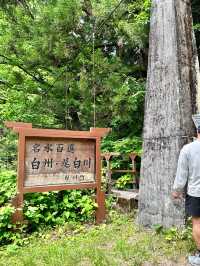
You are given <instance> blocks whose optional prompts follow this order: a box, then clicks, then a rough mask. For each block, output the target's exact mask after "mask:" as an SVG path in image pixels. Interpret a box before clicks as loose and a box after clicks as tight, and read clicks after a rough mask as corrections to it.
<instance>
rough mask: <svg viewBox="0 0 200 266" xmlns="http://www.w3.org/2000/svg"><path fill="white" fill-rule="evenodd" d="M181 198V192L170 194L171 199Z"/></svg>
mask: <svg viewBox="0 0 200 266" xmlns="http://www.w3.org/2000/svg"><path fill="white" fill-rule="evenodd" d="M182 197H183V193H182V192H177V191H173V192H172V198H173V199H182Z"/></svg>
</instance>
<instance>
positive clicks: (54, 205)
mask: <svg viewBox="0 0 200 266" xmlns="http://www.w3.org/2000/svg"><path fill="white" fill-rule="evenodd" d="M15 194H16V174H15V172H13V171H10V170H9V171H8V170H4V171H1V174H0V245H1V244H6V243H10V242H13V241H14V242H15V243H17V244H18V245H21V244H23V243H24V240H23V239H24V235H26V232H33V231H35V230H39V229H40V228H42V227H44V226H49V227H52V226H57V225H63V224H65V223H66V222H69V221H72V222H86V221H87V222H92V221H94V211H95V209H96V207H97V205H96V203H95V202H94V193H93V191H88V190H87V191H83V190H82V191H79V190H72V191H59V192H58V191H55V192H44V193H30V194H26V195H25V202H24V210H23V212H24V217H25V220H27V222H28V224H27V225H25V226H19V227H18V230H15V229H16V226H15V225H13V224H12V223H11V215H12V213H13V212H14V208H13V207H11V205H10V204H8V202H9V201H10V200H11V198H12V197H13V196H14V195H15ZM2 205H3V206H2Z"/></svg>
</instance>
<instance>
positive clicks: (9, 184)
mask: <svg viewBox="0 0 200 266" xmlns="http://www.w3.org/2000/svg"><path fill="white" fill-rule="evenodd" d="M15 193H16V173H15V172H14V171H8V170H4V171H1V172H0V207H1V206H3V205H4V204H5V203H7V202H8V201H9V200H10V199H11V198H12V197H13V196H14V195H15Z"/></svg>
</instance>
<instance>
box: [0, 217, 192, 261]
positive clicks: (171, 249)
mask: <svg viewBox="0 0 200 266" xmlns="http://www.w3.org/2000/svg"><path fill="white" fill-rule="evenodd" d="M111 217H112V218H111V221H109V222H108V223H107V224H101V225H99V226H94V225H91V226H83V225H81V226H80V225H79V226H77V227H76V228H73V231H71V232H70V233H69V227H68V225H66V227H60V228H56V229H55V230H54V231H49V232H47V231H46V232H40V233H39V234H37V235H35V236H33V237H32V239H31V240H30V241H29V243H28V244H27V245H26V246H23V247H16V246H15V245H9V246H7V247H6V248H4V249H2V250H1V251H0V266H7V265H9V266H14V265H15V266H46V265H49V266H68V265H69V266H76V265H77V266H90V265H91V266H108V265H109V266H119V265H120V266H121V265H122V266H126V265H131V266H139V265H142V264H143V263H144V262H147V261H148V262H151V263H153V265H157V263H158V262H159V261H162V260H163V259H169V260H173V261H177V259H178V258H179V257H183V256H185V255H186V254H187V253H188V252H190V251H191V250H192V249H193V248H194V246H193V243H192V241H191V240H183V239H179V237H178V232H176V235H175V233H174V236H173V237H172V238H171V240H170V241H169V240H167V238H166V237H165V235H163V234H157V233H155V231H154V232H153V231H150V230H144V229H142V228H139V227H138V226H137V225H136V224H135V223H134V218H133V215H130V214H129V215H125V214H119V213H116V212H112V216H111ZM168 239H169V236H168Z"/></svg>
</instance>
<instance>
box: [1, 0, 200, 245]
mask: <svg viewBox="0 0 200 266" xmlns="http://www.w3.org/2000/svg"><path fill="white" fill-rule="evenodd" d="M150 5H151V3H150V0H135V1H128V0H124V1H123V0H121V1H119V0H118V1H117V0H109V1H107V0H100V1H97V0H94V1H93V0H83V1H78V0H70V1H68V0H56V1H55V0H0V128H1V129H2V130H1V131H0V135H1V136H0V167H1V177H0V184H2V185H1V191H0V192H1V193H0V205H1V206H6V208H4V209H1V210H2V216H1V217H2V218H1V219H2V221H3V222H2V223H0V227H1V230H2V232H4V233H5V234H3V235H1V236H0V241H2V242H3V243H4V242H5V243H6V241H7V240H8V239H9V241H10V237H13V234H12V232H9V233H8V231H9V230H8V228H11V227H12V226H13V225H10V223H9V222H8V221H9V217H10V215H11V213H12V209H11V208H10V206H9V208H8V202H9V200H10V198H11V197H12V196H13V195H14V193H15V185H14V183H15V173H14V172H8V169H9V170H13V169H15V170H16V141H17V138H16V136H15V135H13V134H11V133H10V132H9V130H6V129H5V128H4V124H3V123H4V121H6V120H11V121H21V122H30V123H32V124H33V127H43V128H60V129H69V130H71V129H72V130H89V128H90V127H93V126H94V123H95V126H96V127H110V128H112V133H111V134H109V136H108V137H107V138H105V140H104V141H103V144H102V150H106V151H117V152H130V151H138V152H141V145H142V127H143V114H144V96H145V82H146V76H147V67H148V36H149V21H150ZM192 9H193V19H194V31H195V35H196V41H197V48H198V54H199V55H200V16H199V14H200V3H199V1H198V0H193V1H192ZM94 96H95V97H94ZM94 98H95V103H94ZM94 111H95V114H96V116H95V121H94ZM5 168H6V171H5ZM27 202H28V203H27V204H25V215H26V217H27V219H29V220H31V221H32V224H31V226H32V228H33V227H34V226H37V225H39V224H41V222H44V223H46V224H56V223H63V222H64V221H65V220H67V219H69V218H71V219H83V220H84V219H87V218H88V217H89V216H90V213H91V211H92V210H93V207H94V206H92V204H91V200H90V198H89V197H88V194H87V193H86V194H84V197H83V194H81V192H79V191H76V192H72V193H69V192H62V193H59V195H57V194H56V196H55V194H54V193H53V192H52V193H49V194H48V200H47V198H45V196H44V195H43V196H41V195H39V196H38V195H36V194H35V195H34V196H33V195H32V196H29V198H27ZM52 202H53V203H52ZM72 202H73V203H72ZM70 204H71V205H70ZM66 205H67V207H66ZM77 205H78V206H79V208H80V214H78V213H77V210H76V209H75V206H77ZM51 206H53V207H51ZM70 206H71V207H70ZM67 208H68V209H67ZM70 208H71V209H70ZM83 213H84V214H85V216H84V215H83ZM61 214H62V215H61ZM2 228H3V229H2Z"/></svg>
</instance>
